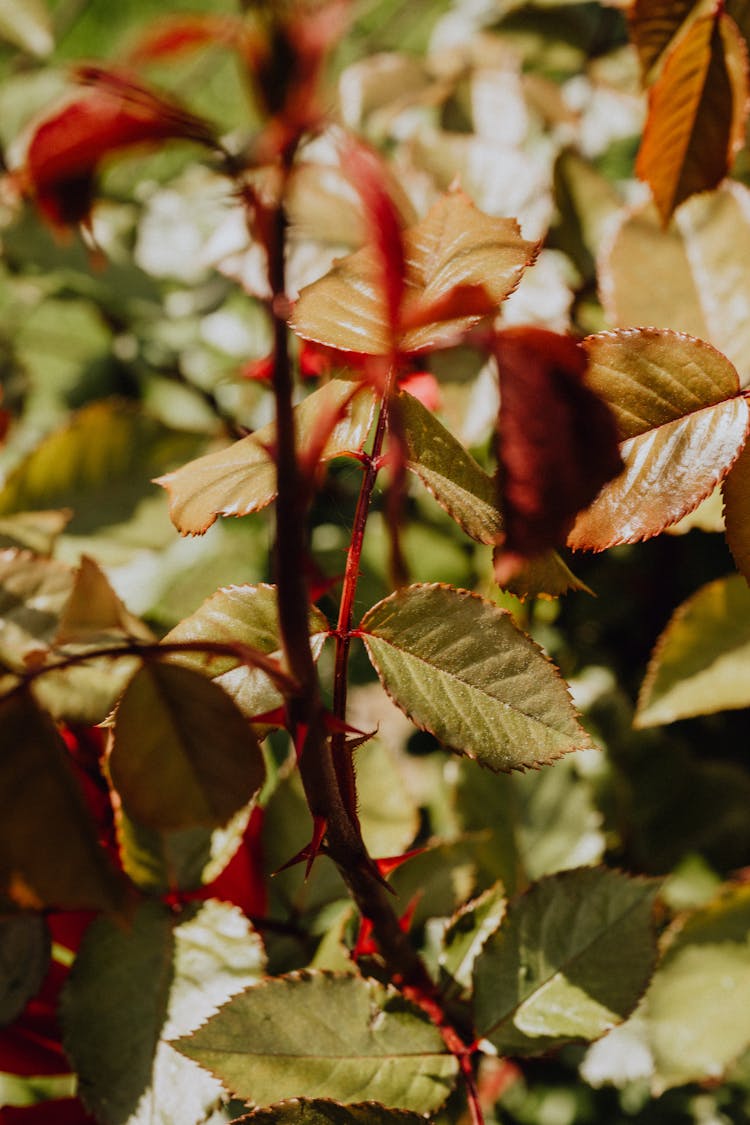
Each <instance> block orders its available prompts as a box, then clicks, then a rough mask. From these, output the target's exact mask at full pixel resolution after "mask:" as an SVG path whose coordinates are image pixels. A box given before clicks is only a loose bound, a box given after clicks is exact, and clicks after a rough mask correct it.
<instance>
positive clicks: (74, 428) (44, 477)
mask: <svg viewBox="0 0 750 1125" xmlns="http://www.w3.org/2000/svg"><path fill="white" fill-rule="evenodd" d="M204 442H205V438H203V437H199V436H196V435H194V434H189V433H184V432H178V431H176V430H170V429H168V428H167V427H166V426H164V425H162V424H161V423H160V422H157V421H156V419H155V418H151V417H149V416H148V415H147V414H145V413H143V412H142V411H141V410H140V409H139V408H138V407H137V406H134V405H133V404H132V403H129V402H122V401H119V400H116V399H108V400H106V401H103V402H94V403H91V404H90V405H89V406H86V407H84V408H83V409H82V410H80V411H78V413H77V414H74V415H73V417H72V418H71V419H70V422H69V423H68V424H67V425H66V426H63V427H62V428H60V429H58V430H55V431H54V432H53V433H51V434H49V435H48V436H47V437H46V438H44V439H43V440H42V441H41V442H40V443H39V445H38V446H37V447H36V448H35V449H33V450H32V451H31V453H29V454H28V455H27V456H26V457H24V458H23V460H22V461H21V462H20V463H19V465H17V466H16V468H15V469H14V470H13V471H12V472H11V473H10V474H9V475H8V478H7V480H6V481H5V484H4V486H3V488H2V490H0V513H1V514H3V515H7V514H10V513H12V512H21V511H26V510H28V509H31V508H50V507H55V506H58V505H60V504H64V505H66V506H68V507H70V508H72V509H73V511H74V513H75V515H74V517H73V519H72V521H71V523H70V527H69V530H70V531H72V532H73V533H77V534H81V533H83V532H87V533H88V532H91V531H94V530H95V529H97V528H99V527H103V526H107V525H111V524H114V523H118V522H119V521H122V520H126V519H129V518H130V517H131V516H132V514H133V511H134V509H135V506H136V504H137V503H138V502H139V501H140V500H141V499H142V498H143V495H144V493H145V492H147V491H148V488H149V483H150V480H151V477H153V476H154V475H155V474H156V473H161V472H165V471H166V469H168V468H171V467H172V466H173V465H174V464H175V462H179V461H181V460H184V459H185V458H186V457H191V456H194V454H195V452H196V450H197V448H198V447H199V446H200V445H203V444H204Z"/></svg>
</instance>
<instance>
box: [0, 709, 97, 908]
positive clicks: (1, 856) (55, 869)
mask: <svg viewBox="0 0 750 1125" xmlns="http://www.w3.org/2000/svg"><path fill="white" fill-rule="evenodd" d="M0 729H2V732H3V753H2V756H1V757H0V876H1V878H2V891H3V893H5V894H7V895H8V897H10V898H12V899H14V900H15V901H17V902H18V903H19V904H20V905H22V906H27V907H35V908H37V909H38V908H39V907H40V906H56V907H62V908H64V909H71V910H75V909H99V910H101V909H104V910H111V909H113V908H114V907H115V906H116V905H117V903H118V901H119V883H118V880H117V878H116V876H115V873H114V870H113V869H112V868H111V867H110V865H109V863H108V861H107V858H106V856H105V853H104V851H103V850H102V848H101V846H100V844H99V840H98V835H97V830H96V828H95V825H94V823H93V821H92V819H91V816H90V813H89V811H88V809H87V808H86V803H85V801H84V799H83V795H82V793H81V790H80V788H79V786H78V784H77V782H76V779H75V777H74V776H73V771H72V768H71V765H70V761H69V757H68V752H67V749H66V747H65V744H64V743H63V741H62V739H61V738H60V735H59V734H58V733H57V730H56V728H55V725H54V723H53V722H52V720H51V719H50V718H49V716H48V715H46V714H45V713H44V712H43V711H41V710H40V709H39V707H38V706H37V705H36V703H35V701H34V699H33V697H32V696H31V695H30V694H29V693H27V692H16V693H15V694H13V695H10V696H6V697H5V698H4V699H1V700H0Z"/></svg>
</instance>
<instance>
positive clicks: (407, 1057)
mask: <svg viewBox="0 0 750 1125" xmlns="http://www.w3.org/2000/svg"><path fill="white" fill-rule="evenodd" d="M311 1027H314V1029H315V1034H314V1035H311V1033H310V1031H311ZM176 1046H177V1048H178V1050H180V1051H182V1052H183V1053H184V1054H186V1055H187V1056H188V1057H189V1058H193V1059H196V1060H197V1061H198V1062H199V1063H200V1064H201V1065H202V1066H205V1067H207V1068H208V1069H209V1070H211V1071H212V1072H213V1073H214V1074H216V1075H217V1076H218V1077H219V1078H220V1079H221V1080H222V1082H224V1084H225V1086H226V1087H227V1088H228V1089H230V1090H231V1091H232V1092H233V1093H234V1094H235V1095H236V1096H237V1097H240V1098H246V1099H248V1100H250V1101H253V1102H255V1103H256V1104H257V1105H259V1106H267V1105H272V1104H273V1103H274V1102H278V1101H280V1100H283V1099H284V1098H290V1097H302V1098H331V1099H333V1100H335V1101H340V1102H346V1103H348V1102H355V1103H356V1102H361V1101H379V1102H382V1103H383V1104H384V1105H389V1106H395V1107H397V1108H402V1109H416V1110H418V1111H419V1112H422V1113H423V1112H426V1111H429V1110H430V1109H434V1108H436V1107H437V1106H438V1105H440V1104H441V1103H442V1102H443V1101H444V1100H445V1098H446V1097H447V1096H448V1093H449V1092H450V1090H451V1088H452V1086H453V1083H454V1081H455V1077H456V1069H457V1066H456V1060H455V1059H454V1058H453V1057H452V1056H451V1055H449V1054H447V1053H446V1048H445V1045H444V1044H443V1041H442V1038H441V1036H440V1033H439V1032H438V1030H437V1028H435V1027H434V1026H433V1025H432V1024H431V1023H430V1022H429V1021H428V1020H427V1019H426V1018H425V1017H424V1016H423V1014H422V1013H420V1012H419V1011H418V1010H417V1009H414V1008H413V1007H412V1006H411V1005H410V1004H409V1003H407V1002H406V1001H405V1000H403V999H402V998H400V997H398V996H397V995H396V994H394V993H393V992H389V991H386V990H385V989H383V988H382V986H380V985H378V984H376V983H375V982H374V981H367V980H362V979H361V978H359V977H356V976H352V975H342V976H334V975H330V974H324V973H304V974H296V975H293V976H287V977H279V978H276V979H272V980H267V981H266V982H265V983H263V984H261V985H258V986H257V987H255V988H251V989H248V990H247V991H245V992H243V993H241V994H240V995H239V996H236V997H234V999H232V1000H230V1001H229V1003H227V1004H225V1005H224V1007H223V1008H222V1009H221V1010H220V1011H219V1012H218V1013H217V1015H216V1016H214V1017H213V1019H211V1020H209V1022H208V1023H207V1024H205V1025H204V1026H203V1027H201V1028H199V1029H198V1031H196V1032H195V1033H194V1034H193V1035H191V1036H189V1037H188V1038H183V1039H180V1040H179V1041H178V1042H177V1044H176Z"/></svg>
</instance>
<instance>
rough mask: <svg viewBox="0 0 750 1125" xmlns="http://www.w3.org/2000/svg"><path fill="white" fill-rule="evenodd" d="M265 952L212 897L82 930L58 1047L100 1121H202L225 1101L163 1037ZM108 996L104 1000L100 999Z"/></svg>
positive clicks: (135, 1124)
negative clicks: (176, 909)
mask: <svg viewBox="0 0 750 1125" xmlns="http://www.w3.org/2000/svg"><path fill="white" fill-rule="evenodd" d="M263 968H264V955H263V949H262V946H261V944H260V941H259V939H258V937H257V936H256V935H255V934H254V933H253V932H252V930H251V929H250V927H249V924H248V922H247V920H246V919H245V918H244V917H243V916H242V914H241V913H240V911H239V910H237V909H236V908H235V907H232V906H229V905H227V904H225V903H219V902H215V901H212V900H209V901H208V902H206V903H202V904H200V905H197V904H196V905H193V906H187V907H185V908H183V911H182V913H181V914H180V915H178V916H175V915H174V914H173V913H172V911H171V910H170V909H169V907H168V906H165V905H163V904H162V903H159V902H146V903H142V904H141V905H140V906H139V908H138V910H137V911H136V913H135V916H134V917H133V919H132V920H131V921H130V923H129V924H128V925H127V926H126V925H122V924H120V925H114V924H111V923H110V922H109V921H107V920H106V919H97V920H96V921H95V922H93V923H92V925H91V926H90V927H89V930H88V931H87V933H86V936H85V937H84V940H83V944H82V945H81V948H80V950H79V953H78V956H77V959H76V961H75V964H74V967H73V969H72V972H71V975H70V977H69V979H68V981H67V983H66V986H65V990H64V992H63V997H62V1007H61V1012H62V1025H63V1037H64V1043H65V1049H66V1051H67V1052H68V1054H69V1055H70V1057H71V1059H72V1062H73V1065H74V1066H75V1069H76V1071H77V1072H78V1075H79V1093H80V1095H81V1096H82V1098H83V1099H84V1101H85V1103H86V1105H87V1106H88V1107H89V1109H90V1110H91V1111H92V1112H94V1113H95V1114H96V1117H97V1120H98V1121H101V1122H102V1125H125V1122H127V1123H128V1125H176V1123H177V1122H178V1121H185V1122H188V1121H191V1122H192V1121H195V1122H197V1121H203V1120H205V1119H206V1118H207V1115H208V1113H209V1111H210V1110H211V1109H212V1108H213V1107H214V1106H215V1105H216V1102H217V1101H218V1100H220V1099H221V1097H222V1089H221V1087H220V1085H219V1083H218V1082H216V1080H215V1079H213V1078H212V1077H211V1076H210V1075H208V1074H206V1073H205V1072H203V1071H200V1070H199V1069H198V1067H196V1066H195V1065H194V1064H193V1063H191V1062H190V1061H189V1060H188V1059H186V1058H184V1057H183V1056H182V1055H179V1054H178V1053H177V1052H176V1051H175V1050H174V1049H173V1048H172V1047H171V1046H170V1045H169V1043H167V1042H166V1040H167V1039H168V1038H170V1037H175V1036H177V1035H184V1034H186V1033H188V1032H190V1031H192V1029H193V1028H194V1027H197V1026H198V1024H200V1023H201V1022H202V1021H203V1020H204V1019H206V1017H207V1016H209V1015H211V1014H212V1013H213V1012H214V1011H215V1010H216V1008H217V1007H218V1005H219V1004H221V1003H223V1002H224V1001H225V1000H226V999H227V998H228V997H229V996H231V995H233V994H234V993H235V992H237V991H239V990H240V989H242V988H245V987H247V986H248V985H249V984H252V983H253V982H255V981H257V980H258V979H259V977H260V975H261V973H262V972H263ZM103 996H106V998H107V1003H106V1004H104V1003H102V997H103Z"/></svg>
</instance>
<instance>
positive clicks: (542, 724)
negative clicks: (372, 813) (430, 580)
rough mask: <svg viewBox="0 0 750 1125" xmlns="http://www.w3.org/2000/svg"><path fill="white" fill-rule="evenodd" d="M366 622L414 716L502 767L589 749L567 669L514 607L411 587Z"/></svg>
mask: <svg viewBox="0 0 750 1125" xmlns="http://www.w3.org/2000/svg"><path fill="white" fill-rule="evenodd" d="M360 629H361V630H362V636H363V640H364V642H365V645H366V646H367V651H368V654H369V656H370V659H371V661H372V663H373V665H374V666H375V670H376V671H377V673H378V675H379V676H380V679H381V680H382V682H383V685H384V687H385V689H386V691H387V692H388V694H389V695H390V696H391V698H392V699H393V701H394V703H396V704H397V705H398V706H399V707H400V708H401V710H402V711H404V712H405V713H406V714H407V715H408V716H409V718H410V719H411V720H412V722H414V723H416V725H417V726H419V727H421V728H422V729H424V730H430V731H431V732H432V733H433V734H434V735H436V737H437V738H439V739H440V740H441V741H442V742H445V743H446V744H447V745H448V746H450V747H452V748H454V749H456V750H458V751H459V752H460V753H463V754H466V755H468V756H469V757H470V758H475V759H476V760H477V761H479V762H481V764H482V765H484V766H489V767H490V768H491V769H495V770H510V769H523V768H524V767H532V766H535V765H537V764H539V763H542V762H550V761H553V760H554V759H555V758H559V757H560V756H561V755H562V754H566V753H568V752H570V751H571V750H579V749H582V748H583V747H586V746H588V745H589V744H590V743H589V738H588V735H587V734H586V732H585V731H584V730H583V729H582V727H581V726H580V725H579V723H578V721H577V719H576V715H575V711H574V709H573V706H572V704H571V702H570V697H569V695H568V692H567V689H566V687H565V685H564V683H563V682H562V680H561V679H560V677H559V675H558V673H557V670H556V669H555V668H554V666H553V665H552V664H551V663H550V662H549V661H548V660H547V658H546V657H545V656H544V655H543V654H542V652H541V650H540V649H539V648H538V647H537V645H535V644H534V642H533V641H532V640H530V638H529V637H527V636H525V635H524V634H523V633H522V632H520V630H519V629H518V628H517V627H516V625H515V623H514V621H513V618H512V617H511V615H510V614H509V613H508V612H507V611H506V610H502V609H499V608H498V607H497V606H495V605H493V604H492V603H491V602H487V601H484V600H483V599H482V598H480V597H478V596H476V595H474V594H470V593H468V592H467V591H466V590H454V589H452V588H450V587H447V586H439V585H426V586H409V587H406V588H404V589H401V590H398V591H397V592H396V593H395V594H392V595H391V596H390V597H388V598H385V599H384V600H383V601H382V602H379V603H378V604H377V605H376V606H373V608H372V609H371V610H370V611H369V612H368V613H367V614H366V615H365V617H364V618H363V619H362V622H361V625H360Z"/></svg>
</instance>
